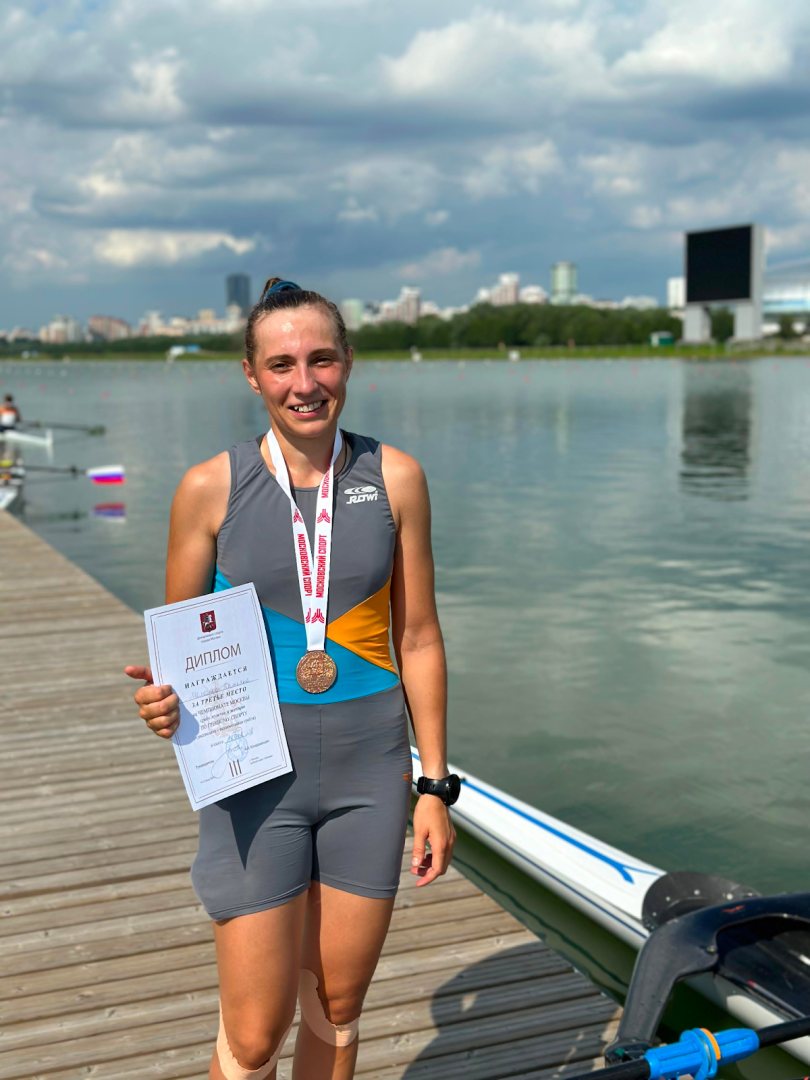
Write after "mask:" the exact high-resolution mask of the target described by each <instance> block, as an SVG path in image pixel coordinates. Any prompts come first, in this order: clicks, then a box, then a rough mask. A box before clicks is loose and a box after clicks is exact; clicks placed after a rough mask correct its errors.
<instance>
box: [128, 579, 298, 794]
mask: <svg viewBox="0 0 810 1080" xmlns="http://www.w3.org/2000/svg"><path fill="white" fill-rule="evenodd" d="M144 619H145V620H146V637H147V640H148V643H149V657H150V660H151V662H152V677H153V679H154V682H155V685H156V686H161V685H170V686H171V687H172V689H173V690H174V692H175V693H176V694H177V696H178V697H179V698H180V724H179V726H178V728H177V730H176V731H175V733H174V735H173V736H172V742H173V744H174V751H175V753H176V755H177V761H178V764H179V766H180V772H181V774H182V776H183V782H184V783H185V785H186V791H187V792H188V797H189V799H190V800H191V805H192V807H193V808H194V809H195V810H199V809H200V808H201V807H203V806H208V804H209V803H213V802H218V801H219V800H220V799H224V798H225V797H226V796H228V795H234V794H235V793H236V792H237V791H244V790H245V788H250V787H255V785H256V784H263V783H264V782H265V781H266V780H272V779H273V778H274V777H276V776H282V775H283V774H284V773H288V772H292V763H291V761H290V752H289V749H288V747H287V739H286V737H285V735H284V727H283V725H282V722H281V710H280V708H279V704H278V692H277V690H276V680H275V677H274V675H273V665H272V662H271V660H270V650H269V648H268V645H267V635H266V633H265V628H264V619H263V617H262V612H261V608H260V606H259V598H258V596H257V595H256V589H255V586H254V585H253V583H252V582H250V583H249V584H247V585H240V586H238V587H236V588H234V589H226V590H225V591H224V592H218V593H209V594H208V596H197V597H195V598H194V599H193V600H183V601H181V602H180V603H179V604H165V605H164V606H163V607H157V608H151V609H150V610H149V611H146V612H144Z"/></svg>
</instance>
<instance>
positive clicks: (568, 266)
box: [551, 262, 579, 304]
mask: <svg viewBox="0 0 810 1080" xmlns="http://www.w3.org/2000/svg"><path fill="white" fill-rule="evenodd" d="M578 292H579V289H578V287H577V264H576V263H571V262H556V263H554V265H553V266H552V268H551V302H552V304H571V303H573V300H574V297H575V296H576V295H577V293H578Z"/></svg>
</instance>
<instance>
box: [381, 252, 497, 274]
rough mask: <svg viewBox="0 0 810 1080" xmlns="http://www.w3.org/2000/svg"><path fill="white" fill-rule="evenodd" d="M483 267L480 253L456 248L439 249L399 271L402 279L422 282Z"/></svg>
mask: <svg viewBox="0 0 810 1080" xmlns="http://www.w3.org/2000/svg"><path fill="white" fill-rule="evenodd" d="M480 265H481V252H480V251H475V250H472V251H459V250H458V249H457V248H454V247H446V248H437V250H436V251H431V252H430V253H429V254H428V255H425V257H424V258H423V259H419V260H418V261H417V262H410V263H407V264H406V265H405V266H403V267H402V268H401V269H400V271H399V276H400V277H401V278H406V279H407V280H408V281H420V280H422V278H432V277H437V276H440V275H445V274H458V273H459V272H460V271H462V270H474V269H475V268H476V267H477V266H480Z"/></svg>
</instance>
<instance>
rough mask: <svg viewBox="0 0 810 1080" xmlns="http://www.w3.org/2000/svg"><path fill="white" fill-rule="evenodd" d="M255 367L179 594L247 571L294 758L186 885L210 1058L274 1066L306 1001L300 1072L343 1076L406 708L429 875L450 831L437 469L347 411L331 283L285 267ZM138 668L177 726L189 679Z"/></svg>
mask: <svg viewBox="0 0 810 1080" xmlns="http://www.w3.org/2000/svg"><path fill="white" fill-rule="evenodd" d="M242 365H243V369H244V372H245V376H246V378H247V381H248V383H249V385H250V387H251V389H252V390H253V392H254V393H256V394H259V395H260V396H261V398H262V400H263V402H264V404H265V406H266V408H267V412H268V415H269V418H270V421H271V428H270V430H269V431H268V432H267V434H266V435H259V436H257V437H256V438H255V439H251V440H249V441H248V442H245V443H241V444H239V445H237V446H234V447H231V449H230V451H228V452H227V453H223V454H219V455H218V456H217V457H215V458H212V459H211V460H210V461H207V462H203V463H202V464H201V465H197V466H195V467H194V468H193V469H190V470H189V472H188V473H187V474H186V476H185V478H184V479H183V481H182V483H181V484H180V487H179V488H178V491H177V494H176V496H175V499H174V503H173V505H172V518H171V528H170V534H169V552H168V559H167V568H166V600H167V602H168V603H172V602H175V601H179V600H186V599H189V598H191V597H195V596H199V595H202V594H204V593H207V592H210V591H211V589H212V588H213V589H214V590H215V591H220V590H224V589H230V588H232V587H233V586H237V585H242V584H245V583H247V582H251V581H252V582H254V584H255V586H256V591H257V593H258V596H259V599H260V601H261V605H262V611H263V614H264V621H265V625H266V629H267V635H268V639H269V642H270V651H271V655H272V658H273V665H274V670H275V676H276V683H277V686H278V692H279V700H280V705H281V714H282V718H283V721H284V728H285V734H286V736H287V741H288V744H289V747H290V753H291V757H292V762H293V772H292V773H291V774H287V775H285V776H283V777H279V778H277V779H276V780H271V781H269V782H267V783H265V784H261V785H258V786H255V787H252V788H248V789H246V790H245V791H242V792H239V793H238V794H236V795H233V796H231V797H229V798H226V799H222V800H221V801H220V802H218V803H214V804H212V805H210V806H207V807H205V808H203V810H202V811H201V813H200V849H199V853H198V855H197V858H196V860H195V862H194V866H193V868H192V881H193V884H194V888H195V890H196V892H197V895H198V896H199V898H200V900H201V902H202V903H203V905H204V907H205V909H206V911H207V912H208V914H209V915H210V916H211V918H212V919H213V920H214V926H215V937H216V944H217V962H218V968H219V979H220V1002H221V1023H220V1033H219V1039H218V1041H217V1048H216V1050H215V1052H214V1055H213V1059H212V1062H211V1071H210V1074H209V1075H210V1077H211V1080H223V1078H224V1080H248V1078H250V1077H253V1078H255V1080H265V1078H270V1080H272V1078H273V1077H275V1075H276V1072H275V1069H276V1064H277V1062H278V1059H279V1056H280V1054H281V1051H282V1049H283V1046H284V1042H285V1040H286V1034H287V1032H288V1030H289V1027H290V1025H291V1024H292V1020H293V1016H294V1014H295V1003H296V997H297V998H298V1000H299V1002H300V1006H301V1015H302V1017H303V1023H302V1024H301V1025H300V1027H299V1032H298V1037H297V1040H296V1046H295V1058H294V1069H293V1076H294V1077H295V1078H296V1080H350V1078H351V1077H352V1076H353V1075H354V1066H355V1059H356V1055H357V1039H356V1035H357V1031H358V1024H359V1016H360V1011H361V1008H362V1004H363V999H364V997H365V993H366V990H367V988H368V984H369V982H370V980H371V976H372V974H373V973H374V968H375V967H376V964H377V960H378V957H379V955H380V950H381V948H382V945H383V941H384V939H385V935H386V933H387V930H388V924H389V920H390V917H391V911H392V908H393V903H394V896H395V893H396V891H397V886H398V883H399V876H400V864H401V856H402V847H403V842H404V835H405V828H406V825H407V820H408V810H409V807H410V798H411V783H412V775H411V753H410V746H409V739H408V730H407V711H406V704H407V710H408V711H410V715H411V721H412V724H413V729H414V735H415V737H416V741H417V744H418V747H419V753H420V757H421V761H422V763H423V767H424V769H425V772H426V776H427V777H428V778H429V779H430V780H432V781H433V782H434V783H433V784H432V785H430V784H429V785H428V789H427V790H426V793H425V794H423V795H422V796H421V798H420V799H419V802H418V804H417V806H416V810H415V812H414V849H413V864H412V873H414V874H416V875H417V876H418V877H419V878H420V881H419V883H418V884H419V885H427V884H429V883H430V882H431V881H432V880H434V879H435V878H436V877H438V876H439V875H440V874H443V873H444V872H445V870H446V869H447V866H448V865H449V862H450V858H451V855H452V849H453V840H454V833H453V827H452V824H451V823H450V819H449V816H448V813H447V805H448V804H449V803H450V802H451V801H452V798H451V796H449V795H448V794H447V793H448V792H449V791H450V790H451V789H452V785H450V784H447V783H443V781H444V780H445V778H446V777H447V761H446V732H445V714H446V668H445V658H444V646H443V643H442V636H441V631H440V629H439V622H438V618H437V615H436V605H435V598H434V591H433V557H432V553H431V547H430V507H429V501H428V494H427V486H426V484H425V478H424V474H423V472H422V470H421V468H420V466H419V465H418V464H417V462H416V461H414V460H413V458H411V457H408V455H407V454H403V453H402V452H401V451H399V450H395V449H394V448H393V447H390V446H382V445H381V444H380V443H379V442H377V441H376V440H374V439H372V438H368V437H366V436H362V435H354V434H351V433H350V432H342V431H341V430H340V429H339V427H338V419H339V417H340V413H341V411H342V409H343V405H344V402H345V399H346V389H347V384H348V380H349V376H350V374H351V369H352V351H351V348H350V347H349V345H348V343H347V341H346V328H345V326H344V324H343V320H342V318H341V316H340V312H339V311H338V309H337V308H336V306H335V305H334V304H333V303H332V302H331V301H329V300H326V299H325V298H324V297H322V296H321V295H320V294H318V293H315V292H309V291H307V290H304V289H300V288H299V287H298V286H297V285H295V284H294V283H293V282H289V281H282V280H281V279H278V278H271V280H270V281H269V282H268V283H267V285H266V286H265V290H264V294H263V296H262V299H261V300H260V301H259V303H258V304H257V305H256V307H255V308H254V309H253V311H252V312H251V315H250V319H249V320H248V326H247V331H246V355H245V358H244V360H243V361H242ZM358 493H359V494H358ZM313 553H314V558H313ZM392 639H393V645H394V651H395V653H396V658H397V663H398V669H399V673H398V671H397V667H395V665H394V663H393V661H392V658H391V651H390V645H391V641H392ZM127 673H128V674H129V675H131V676H132V677H133V678H137V679H144V680H145V681H146V683H147V685H146V686H144V687H142V688H141V689H140V690H139V691H138V692H137V694H136V695H135V700H136V702H137V703H138V705H139V706H140V715H141V717H142V718H143V719H144V720H145V721H146V722H147V724H148V725H149V727H150V728H151V729H152V730H153V731H155V732H156V733H157V734H158V735H160V736H161V737H163V738H168V737H171V735H172V734H173V733H174V732H175V730H176V729H177V726H178V724H179V721H180V713H179V708H178V705H179V702H178V697H177V695H176V694H174V693H173V692H172V688H171V687H166V686H157V687H156V686H154V685H152V680H151V672H150V671H149V670H148V669H146V668H142V667H130V668H127ZM428 845H429V847H430V854H426V847H427V846H428Z"/></svg>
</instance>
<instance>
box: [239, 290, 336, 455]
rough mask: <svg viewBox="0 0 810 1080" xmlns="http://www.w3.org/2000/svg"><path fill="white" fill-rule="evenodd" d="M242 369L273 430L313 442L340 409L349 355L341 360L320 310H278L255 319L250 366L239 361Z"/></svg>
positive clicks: (331, 328) (332, 424) (329, 323)
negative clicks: (258, 395)
mask: <svg viewBox="0 0 810 1080" xmlns="http://www.w3.org/2000/svg"><path fill="white" fill-rule="evenodd" d="M242 367H243V368H244V371H245V375H246V376H247V380H248V382H249V383H250V385H251V386H252V387H253V389H254V390H255V391H256V393H257V394H261V396H262V400H263V401H264V403H265V405H266V406H267V411H268V413H269V414H270V420H271V421H272V424H273V427H274V428H276V430H280V431H283V432H284V434H285V435H287V436H292V437H293V438H304V439H306V438H317V437H318V436H319V435H323V434H324V433H325V432H326V431H328V430H329V429H330V428H332V429H333V428H334V427H335V425H336V423H337V418H338V417H339V416H340V413H341V411H342V409H343V402H344V401H345V400H346V381H347V379H348V378H349V373H350V371H351V367H352V352H351V350H349V354H348V356H345V357H344V355H343V351H342V350H341V348H340V346H339V344H338V343H337V342H336V341H335V328H334V324H333V322H332V319H331V318H330V316H329V315H328V314H327V312H325V311H324V310H323V308H321V307H301V308H292V309H282V310H280V311H272V312H270V313H269V314H267V315H265V316H264V317H263V318H262V319H260V320H259V322H258V323H257V325H256V355H255V362H254V365H253V367H251V365H250V364H249V363H248V362H247V360H243V361H242Z"/></svg>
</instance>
